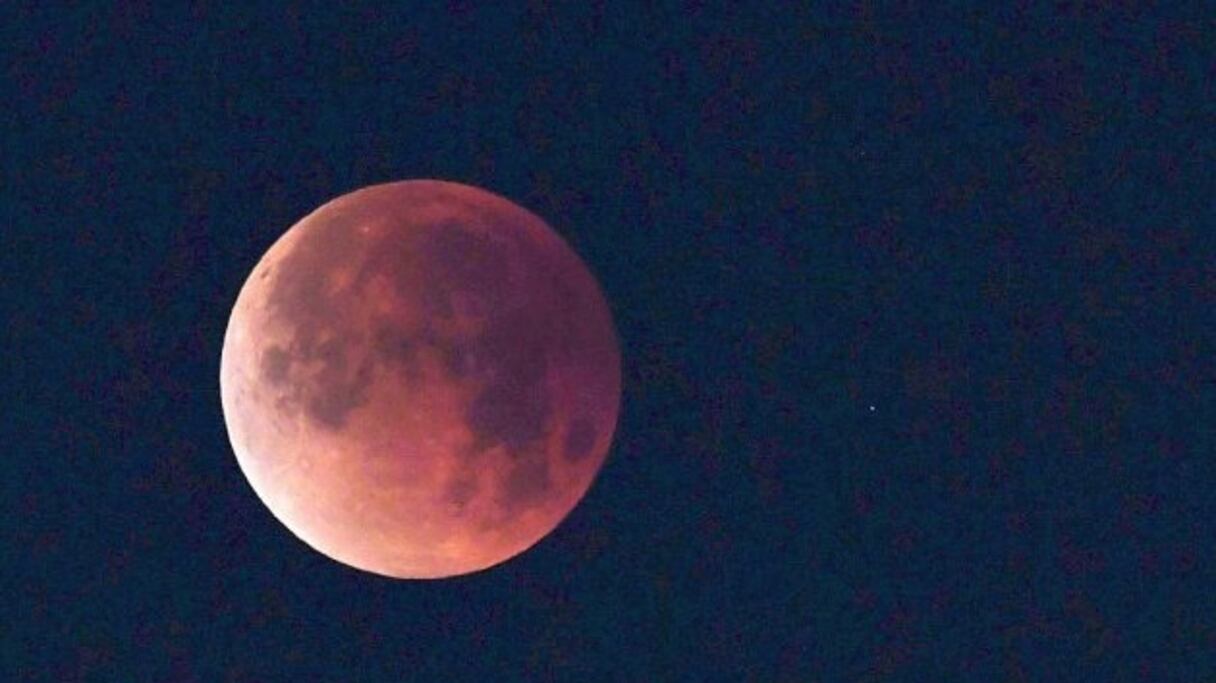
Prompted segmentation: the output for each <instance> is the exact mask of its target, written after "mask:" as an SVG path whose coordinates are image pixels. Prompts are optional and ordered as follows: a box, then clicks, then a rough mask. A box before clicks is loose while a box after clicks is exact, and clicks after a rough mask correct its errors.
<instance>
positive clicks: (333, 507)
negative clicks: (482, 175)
mask: <svg viewBox="0 0 1216 683" xmlns="http://www.w3.org/2000/svg"><path fill="white" fill-rule="evenodd" d="M620 382H621V380H620V351H619V346H618V342H617V336H616V332H615V329H614V327H613V323H612V317H611V314H610V312H609V309H608V304H607V302H606V300H605V298H604V296H603V294H602V292H601V290H600V288H599V285H598V284H597V282H596V280H595V278H594V277H593V276H592V274H591V272H590V271H589V270H588V268H587V267H586V265H585V264H584V263H583V262H582V261H581V260H580V259H579V257H578V256H577V255H576V254H575V253H574V251H573V250H572V249H571V248H570V247H569V246H568V245H567V244H566V243H565V242H564V241H563V240H562V238H561V237H559V236H558V235H557V233H556V232H554V231H553V230H552V229H551V228H550V227H549V226H548V225H546V224H545V222H544V221H543V220H541V219H540V218H539V217H537V216H536V215H535V214H533V213H531V212H529V211H527V210H525V209H523V208H521V207H519V206H517V205H516V204H514V203H512V202H510V201H508V200H507V199H504V198H503V197H500V196H498V195H495V194H492V193H490V192H487V191H485V190H480V189H477V188H474V187H470V186H467V185H461V184H458V183H452V182H445V181H438V180H409V181H403V182H396V183H388V184H384V185H374V186H371V187H367V188H364V189H361V190H358V191H355V192H352V193H350V194H347V195H344V196H341V197H338V198H337V199H334V200H332V201H330V202H329V203H327V204H325V205H323V206H321V207H320V208H318V209H317V210H316V211H314V212H313V213H312V214H310V215H308V216H307V217H305V218H303V219H302V220H301V221H300V222H299V223H297V224H296V225H294V226H293V227H291V229H289V230H288V231H287V232H286V233H285V234H284V235H283V236H282V237H281V238H280V239H279V240H278V241H277V242H275V243H274V244H273V245H272V246H271V247H270V249H269V250H268V251H267V252H266V254H265V255H264V256H263V257H262V259H261V261H260V262H258V264H257V265H256V266H255V267H254V269H253V272H252V273H251V274H250V276H249V277H248V279H247V280H246V281H245V283H244V285H243V287H242V288H241V290H240V294H239V295H238V297H237V300H236V304H235V306H234V308H233V311H232V315H231V318H230V319H229V322H228V328H227V332H226V334H225V337H224V347H223V353H222V358H221V363H220V394H221V400H222V403H223V410H224V420H225V423H226V425H227V428H228V435H229V438H230V439H231V441H232V446H233V450H234V451H235V452H236V458H237V462H238V463H239V465H240V468H241V471H242V472H243V473H244V474H245V476H246V478H247V479H248V480H249V483H250V485H251V486H252V488H253V490H254V491H255V492H256V494H257V495H258V497H259V498H260V499H261V500H262V502H263V503H265V505H266V507H268V508H269V509H270V511H271V513H273V514H274V516H275V517H276V518H277V519H278V520H279V521H281V522H282V523H283V524H284V525H285V526H286V527H287V528H288V529H289V530H291V532H292V533H294V534H295V535H296V536H298V537H299V538H300V539H301V540H303V541H304V542H305V543H307V544H308V545H309V546H311V547H312V548H314V549H316V550H317V551H319V552H321V553H323V554H325V555H327V556H329V557H331V558H333V559H335V560H337V561H339V562H342V563H345V564H347V565H350V566H353V567H356V568H359V569H362V570H366V571H369V572H373V573H376V574H382V575H385V576H391V577H398V578H439V577H447V576H455V575H459V574H465V573H469V572H474V571H478V570H481V569H485V568H487V567H491V566H493V565H496V564H499V563H501V562H504V561H506V560H508V559H510V558H512V557H514V556H516V555H518V554H519V553H521V552H523V551H524V550H526V549H528V548H529V547H531V546H532V545H534V544H535V543H537V542H538V541H539V540H540V539H542V538H543V537H545V536H546V535H547V534H549V533H550V532H551V531H552V530H553V529H555V528H556V527H557V525H558V524H560V523H561V521H562V520H563V519H564V518H565V517H566V516H567V515H568V514H569V513H570V511H571V510H572V509H573V508H574V506H575V505H577V504H578V502H579V500H581V499H582V497H583V496H584V494H585V493H586V492H587V490H588V488H589V487H590V486H591V483H592V481H593V480H594V479H595V476H596V474H597V473H598V472H599V470H600V467H601V466H602V465H603V462H604V459H605V457H606V456H607V454H608V450H609V447H610V445H611V442H612V437H613V433H614V431H615V429H616V421H617V413H618V409H619V402H620Z"/></svg>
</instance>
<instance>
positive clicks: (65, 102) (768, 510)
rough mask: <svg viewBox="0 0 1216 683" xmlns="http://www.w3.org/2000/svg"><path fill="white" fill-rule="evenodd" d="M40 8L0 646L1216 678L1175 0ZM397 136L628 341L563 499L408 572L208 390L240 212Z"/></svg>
mask: <svg viewBox="0 0 1216 683" xmlns="http://www.w3.org/2000/svg"><path fill="white" fill-rule="evenodd" d="M54 4H55V3H9V4H8V5H6V7H5V9H3V10H2V11H0V12H2V16H0V46H2V47H0V50H2V53H0V54H2V55H3V56H2V58H0V59H2V61H0V64H2V65H3V69H2V70H0V87H2V90H0V93H2V94H3V100H4V106H3V109H2V110H0V111H2V112H3V115H0V136H2V140H3V153H2V154H0V226H2V227H0V246H2V247H3V248H2V250H0V251H3V255H2V256H0V258H2V259H3V264H4V270H3V273H4V279H3V281H4V308H3V310H4V316H5V331H6V338H7V339H8V340H9V344H8V347H9V349H10V362H9V363H7V364H6V367H7V368H8V373H7V375H8V377H9V379H10V390H9V394H10V399H9V402H10V405H9V408H8V410H7V415H8V419H6V420H5V423H6V430H5V431H6V434H7V437H6V439H5V441H6V443H7V448H8V462H9V465H10V466H9V468H8V470H7V473H6V477H5V481H6V486H5V494H4V499H5V509H6V512H5V513H4V520H5V524H4V526H5V527H6V528H7V530H8V532H9V533H8V536H9V538H10V539H11V540H10V541H9V542H8V543H6V545H5V550H4V555H5V561H6V562H5V564H6V565H11V566H12V567H13V569H12V570H6V575H7V576H8V577H10V580H11V583H10V582H8V581H6V586H7V587H6V593H7V595H8V596H9V597H8V599H7V604H8V605H9V606H10V607H9V610H8V615H9V616H8V617H6V619H5V623H6V627H5V628H4V629H2V630H0V635H2V641H0V642H2V643H3V656H0V679H3V680H6V681H9V680H12V681H27V680H28V681H41V680H47V681H74V680H88V681H141V680H173V681H207V682H209V681H276V680H285V681H286V680H295V681H321V680H342V681H400V680H445V681H447V680H452V681H455V680H476V681H483V680H503V681H507V680H529V681H543V680H575V681H609V680H622V681H666V680H688V681H711V680H731V681H741V680H754V681H800V682H803V681H1072V680H1076V681H1151V682H1157V681H1183V682H1194V681H1203V680H1214V679H1216V616H1214V615H1216V592H1214V591H1213V585H1216V552H1214V548H1216V545H1214V544H1213V541H1212V539H1213V532H1214V531H1216V529H1214V526H1216V524H1214V522H1213V520H1214V519H1216V515H1214V513H1216V509H1214V507H1216V506H1214V505H1213V503H1212V502H1211V501H1212V498H1211V491H1212V488H1213V484H1214V483H1216V463H1214V462H1213V454H1214V453H1216V444H1214V440H1213V420H1214V418H1216V392H1214V387H1213V376H1214V372H1213V366H1212V362H1211V356H1210V354H1211V352H1212V349H1213V348H1216V345H1213V327H1212V321H1213V319H1216V316H1213V315H1212V313H1211V311H1212V307H1213V304H1216V266H1214V265H1213V264H1214V263H1216V259H1214V256H1216V249H1214V247H1216V236H1214V235H1216V233H1214V231H1216V210H1214V209H1216V204H1214V201H1213V197H1216V181H1214V178H1216V176H1214V174H1213V172H1212V169H1213V160H1214V158H1216V143H1214V137H1213V135H1212V124H1213V121H1214V120H1216V107H1214V104H1213V103H1214V102H1216V71H1214V70H1213V64H1216V49H1214V45H1216V43H1214V42H1213V40H1212V30H1213V24H1212V18H1211V13H1210V12H1204V11H1202V10H1200V9H1199V6H1200V4H1199V3H1194V4H1192V3H1148V2H1122V3H1120V2H1102V3H1095V2H1051V3H1030V2H1009V3H869V2H859V3H735V4H737V5H740V6H738V7H735V8H734V9H723V8H720V7H714V6H711V3H694V2H688V3H663V5H662V8H653V7H652V8H643V7H641V6H640V5H633V4H632V3H567V4H570V5H579V6H580V7H579V8H578V9H573V8H569V7H564V8H561V9H557V8H555V7H552V6H550V5H549V4H548V3H541V2H533V3H526V4H515V3H507V4H508V5H510V8H509V9H508V8H503V7H501V6H500V5H501V4H500V3H493V4H494V5H495V7H494V8H490V4H487V3H416V4H425V5H428V7H429V8H428V9H414V8H408V7H407V5H409V4H411V3H381V5H382V6H381V8H379V9H375V10H370V9H369V10H356V9H336V8H332V7H325V8H321V7H319V6H318V7H312V8H308V9H297V10H290V9H285V8H284V7H283V6H282V5H281V4H280V3H229V5H230V6H229V7H227V8H209V9H194V10H186V9H178V10H174V9H168V8H163V7H158V8H155V9H142V10H141V9H138V8H136V7H135V6H134V5H133V4H132V3H113V4H110V5H109V6H107V4H105V3H83V4H84V5H87V6H88V7H87V8H85V7H81V8H76V9H72V10H63V9H59V8H56V7H54V6H53V5H54ZM160 4H161V5H163V4H164V3H160ZM814 4H818V5H819V6H813V5H814ZM744 5H749V6H748V7H746V8H744V7H743V6H744ZM779 5H780V6H787V7H786V8H785V9H776V7H777V6H779ZM792 5H797V6H800V8H799V9H794V8H793V7H788V6H792ZM989 5H991V6H1003V9H989V8H988V6H989ZM1188 6H1191V7H1194V8H1195V9H1194V10H1189V9H1188ZM390 8H391V9H390ZM413 177H439V178H446V179H451V180H458V181H461V182H465V183H469V184H473V185H478V186H482V187H485V188H487V189H490V190H492V191H494V192H497V193H499V194H502V195H504V196H507V197H509V198H511V199H513V200H515V201H517V202H519V203H521V204H523V205H524V206H526V207H528V208H530V209H531V210H533V211H535V212H536V213H538V214H540V215H541V216H544V217H545V218H546V219H547V220H548V221H549V222H550V223H551V224H552V225H553V226H554V228H555V229H556V230H558V231H559V232H560V233H561V234H562V235H563V236H564V237H565V238H566V239H567V240H568V241H569V242H570V244H571V245H572V246H573V247H574V248H575V249H576V250H577V251H578V252H579V253H580V254H581V255H582V256H583V258H584V259H585V260H586V261H587V263H588V264H589V266H590V267H591V268H592V270H593V271H594V272H595V273H596V274H597V276H598V277H599V279H600V281H601V284H602V285H603V288H604V290H605V292H606V294H607V296H608V298H609V300H610V302H611V305H612V307H613V312H614V315H615V316H616V321H617V325H618V328H619V333H620V337H621V339H622V344H623V355H624V387H625V395H624V399H623V412H622V417H621V421H620V426H619V430H618V436H617V441H616V443H615V446H614V448H613V452H612V454H611V456H610V458H609V460H608V462H607V464H606V466H605V468H604V470H603V472H602V473H601V476H600V478H599V479H598V480H597V482H596V484H595V486H594V487H593V489H592V490H591V492H590V493H589V495H588V496H587V498H586V499H585V500H584V502H583V503H582V504H581V505H580V506H579V507H578V508H577V509H576V511H575V512H574V513H573V514H572V515H571V516H570V518H569V519H568V520H567V522H566V523H565V524H563V525H562V526H561V527H560V528H559V529H558V530H557V531H556V532H555V533H554V534H553V535H552V536H550V537H549V538H548V539H547V540H545V541H544V542H542V543H541V544H540V545H538V546H537V547H535V548H534V549H533V550H531V551H530V552H528V553H526V554H525V555H522V556H520V557H519V558H517V559H516V560H514V561H512V562H510V563H508V564H505V565H502V566H500V567H498V568H496V569H494V570H492V571H490V572H485V573H482V574H477V575H474V576H470V577H466V578H462V579H457V580H452V581H445V582H439V583H430V582H417V583H416V582H396V581H390V580H386V579H383V578H379V577H375V576H372V575H368V574H364V573H361V572H358V571H355V570H352V569H349V568H347V567H344V566H342V565H339V564H337V563H334V562H332V561H330V560H328V559H326V558H324V557H323V556H321V555H319V554H317V553H315V552H313V551H312V550H310V549H308V548H307V547H306V546H304V545H303V544H302V543H300V542H299V541H297V540H296V539H295V538H294V537H292V536H291V535H290V534H289V533H287V532H286V531H285V530H284V528H283V527H282V526H281V525H279V523H278V522H276V521H275V520H274V519H273V518H272V517H271V516H270V514H269V513H268V512H267V510H266V509H265V508H264V507H263V506H262V505H261V503H260V502H259V501H258V500H257V499H256V498H255V497H254V495H253V494H252V491H251V490H250V489H249V488H248V485H247V484H246V483H245V480H244V478H243V476H242V475H241V472H240V471H239V469H238V467H237V465H236V461H235V458H234V457H233V455H232V453H231V449H230V447H229V444H228V441H227V436H226V433H225V430H224V424H223V416H222V413H221V409H220V402H219V393H218V374H219V373H218V368H219V356H220V348H221V343H222V340H223V332H224V327H225V324H226V322H227V316H228V314H229V311H230V309H231V305H232V303H233V302H234V300H235V298H236V294H237V291H238V289H239V287H240V285H241V283H242V282H243V280H244V278H245V277H246V276H247V275H248V273H249V272H250V270H251V269H252V267H253V265H254V263H256V261H257V259H258V258H259V257H260V256H261V255H262V253H263V252H264V250H265V249H266V248H267V247H268V246H269V245H270V243H271V242H272V241H273V240H274V239H276V238H277V237H278V236H279V235H280V234H281V233H282V231H284V230H285V229H286V228H287V227H288V226H290V225H291V224H293V223H294V222H295V221H297V220H298V219H299V218H301V217H302V216H303V215H305V214H307V213H308V212H310V211H311V210H312V209H314V208H315V207H317V206H318V205H320V204H321V203H323V202H325V201H327V200H328V199H331V198H333V197H334V196H337V195H339V194H343V193H345V192H348V191H350V190H352V189H355V188H357V187H361V186H364V185H368V184H372V183H377V182H384V181H389V180H397V179H403V178H413ZM871 405H872V406H874V410H873V411H871V410H870V406H871ZM14 597H15V600H14Z"/></svg>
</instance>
